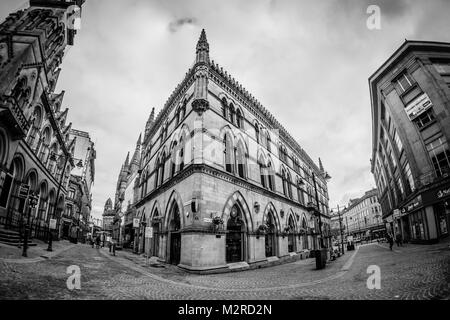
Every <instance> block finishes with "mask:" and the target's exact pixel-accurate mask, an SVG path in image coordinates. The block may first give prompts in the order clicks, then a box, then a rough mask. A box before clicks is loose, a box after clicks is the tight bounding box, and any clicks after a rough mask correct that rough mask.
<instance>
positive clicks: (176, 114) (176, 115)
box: [175, 108, 181, 126]
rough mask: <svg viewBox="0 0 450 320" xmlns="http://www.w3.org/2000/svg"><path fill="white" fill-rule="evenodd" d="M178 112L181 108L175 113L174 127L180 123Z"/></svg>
mask: <svg viewBox="0 0 450 320" xmlns="http://www.w3.org/2000/svg"><path fill="white" fill-rule="evenodd" d="M180 112H181V108H178V109H177V111H175V126H178V124H179V123H180Z"/></svg>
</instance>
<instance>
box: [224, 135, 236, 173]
mask: <svg viewBox="0 0 450 320" xmlns="http://www.w3.org/2000/svg"><path fill="white" fill-rule="evenodd" d="M223 144H224V151H223V152H224V155H225V156H224V159H225V171H227V172H230V173H233V172H234V168H233V164H234V161H233V145H232V142H231V137H230V135H229V134H225V135H224V137H223Z"/></svg>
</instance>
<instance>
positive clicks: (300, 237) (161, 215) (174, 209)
mask: <svg viewBox="0 0 450 320" xmlns="http://www.w3.org/2000/svg"><path fill="white" fill-rule="evenodd" d="M196 49H197V50H196V60H195V64H194V66H193V67H192V68H191V69H189V70H188V72H187V73H186V75H185V78H184V80H183V81H182V82H181V83H180V84H179V85H178V86H177V88H176V89H175V91H174V92H173V93H172V95H171V96H170V97H169V99H168V101H167V103H166V104H165V106H164V107H163V108H162V110H161V111H160V113H159V114H158V115H157V116H156V118H154V110H153V111H152V114H151V115H150V117H149V120H148V121H147V124H146V127H145V132H144V138H143V141H142V150H141V159H140V160H141V162H140V169H139V171H138V179H137V183H136V190H138V192H137V194H136V198H135V199H134V200H135V201H134V207H135V209H136V215H137V217H138V218H139V219H140V221H141V226H140V230H137V231H138V233H137V235H138V236H139V240H138V241H139V250H140V251H141V252H143V251H145V252H146V253H147V254H148V255H149V256H153V257H157V259H159V260H160V261H164V262H167V263H173V264H177V265H178V266H179V267H182V268H184V269H187V270H190V271H194V272H195V271H197V272H201V271H211V270H224V269H232V268H234V267H236V266H251V265H253V266H255V265H258V264H265V263H268V262H272V261H275V260H279V259H286V258H288V257H291V256H294V255H297V253H301V252H307V251H309V250H312V249H316V248H318V234H319V223H318V217H319V216H318V215H313V214H311V213H310V212H312V211H311V210H316V212H318V211H320V212H321V216H320V217H321V221H322V225H321V229H322V230H323V233H324V234H327V236H328V235H329V230H330V228H329V209H328V191H327V179H328V178H329V176H328V175H327V174H326V172H325V170H324V169H323V167H322V164H321V163H320V165H319V166H317V165H316V164H315V163H314V162H313V161H312V160H311V159H310V157H309V156H308V155H307V154H306V152H305V151H304V150H303V149H302V148H301V147H300V146H299V144H298V143H297V142H296V141H295V140H294V139H293V138H292V137H291V136H290V135H289V133H288V132H287V131H286V130H285V129H284V128H283V127H282V126H281V125H280V124H279V123H278V121H277V120H276V119H275V118H274V117H273V116H272V115H271V114H270V113H269V112H268V111H267V109H265V108H264V107H263V106H262V105H261V104H260V103H259V102H258V101H257V100H256V99H255V98H254V97H252V96H251V94H250V93H248V92H247V91H246V90H245V89H244V88H243V87H242V85H240V84H239V83H238V82H237V81H236V80H234V79H233V78H232V77H231V76H230V75H228V74H227V72H226V71H224V70H223V69H222V68H221V67H219V66H218V65H217V64H216V63H214V61H210V59H209V44H208V42H207V39H206V34H205V32H204V31H202V34H201V36H200V39H199V41H198V43H197V48H196ZM314 181H315V182H316V187H317V202H316V196H315V189H314ZM308 209H309V210H310V211H308ZM145 227H147V228H145ZM146 232H147V234H146ZM148 232H150V234H148Z"/></svg>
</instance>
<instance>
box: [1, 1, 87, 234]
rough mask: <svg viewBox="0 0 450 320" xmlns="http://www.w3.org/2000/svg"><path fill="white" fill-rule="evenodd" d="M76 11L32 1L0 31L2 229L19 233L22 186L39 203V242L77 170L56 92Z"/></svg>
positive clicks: (35, 222) (35, 213) (34, 215)
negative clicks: (27, 187)
mask: <svg viewBox="0 0 450 320" xmlns="http://www.w3.org/2000/svg"><path fill="white" fill-rule="evenodd" d="M82 2H84V1H78V4H79V5H80V6H81V4H82ZM74 4H75V2H66V1H45V0H30V6H29V7H28V8H27V9H25V10H21V11H18V12H15V13H12V14H10V15H9V16H8V17H7V18H6V20H5V22H3V23H2V24H1V25H0V224H1V225H3V226H5V225H6V226H7V227H11V228H18V227H19V225H21V222H22V221H23V218H24V217H25V214H27V213H28V211H27V210H28V205H27V202H26V201H24V200H23V199H20V198H19V197H18V190H19V187H20V185H21V184H27V185H29V186H30V187H31V191H32V192H34V193H36V194H37V195H38V196H39V200H38V204H37V207H36V208H35V209H33V210H32V212H31V213H30V219H31V220H30V222H31V224H32V231H33V232H34V235H35V236H38V237H45V232H46V230H47V226H48V222H49V219H50V218H51V217H52V216H53V214H54V213H55V212H54V208H55V206H56V207H57V210H56V214H57V216H56V217H55V216H53V217H55V218H57V217H59V216H60V213H61V211H62V210H63V208H64V201H65V200H64V199H65V196H66V194H67V185H68V183H69V175H70V172H71V169H72V168H73V167H74V165H75V163H74V160H73V158H72V154H73V148H74V142H75V140H73V139H69V131H70V128H71V124H70V123H69V124H67V121H66V118H67V111H68V110H67V109H65V110H64V109H63V108H62V101H63V97H64V91H63V92H61V93H56V92H54V89H55V86H56V82H57V80H58V75H59V73H60V71H61V69H60V68H59V66H60V64H61V61H62V59H63V56H64V50H65V48H66V46H67V45H72V44H73V40H74V35H75V30H73V29H71V28H70V25H71V22H70V21H69V20H70V19H72V18H71V15H72V12H73V10H72V9H73V7H72V6H73V5H74ZM70 8H72V9H70ZM59 186H60V188H58V187H59ZM59 227H60V223H59V220H58V228H59Z"/></svg>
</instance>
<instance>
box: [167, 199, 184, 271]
mask: <svg viewBox="0 0 450 320" xmlns="http://www.w3.org/2000/svg"><path fill="white" fill-rule="evenodd" d="M167 230H168V237H167V241H168V245H167V247H168V248H169V259H168V262H169V263H170V264H174V265H178V264H179V263H180V260H181V217H180V208H179V206H178V203H177V202H176V201H172V204H171V205H170V211H169V224H168V226H167Z"/></svg>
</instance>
